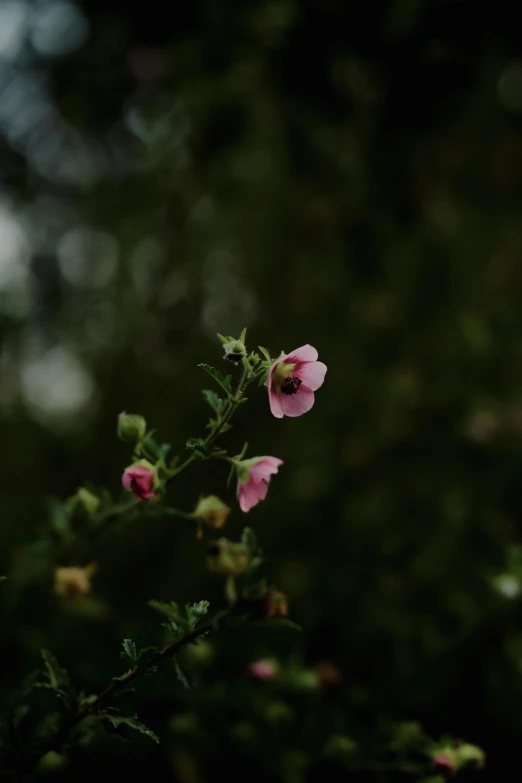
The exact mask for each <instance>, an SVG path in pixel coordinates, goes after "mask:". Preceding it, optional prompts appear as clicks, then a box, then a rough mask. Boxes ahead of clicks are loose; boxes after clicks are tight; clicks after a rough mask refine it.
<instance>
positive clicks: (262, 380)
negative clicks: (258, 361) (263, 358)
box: [259, 369, 269, 386]
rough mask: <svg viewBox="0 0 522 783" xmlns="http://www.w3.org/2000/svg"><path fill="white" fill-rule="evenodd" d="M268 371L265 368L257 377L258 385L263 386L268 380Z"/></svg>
mask: <svg viewBox="0 0 522 783" xmlns="http://www.w3.org/2000/svg"><path fill="white" fill-rule="evenodd" d="M268 373H269V369H267V370H265V372H264V373H262V374H261V375H260V377H259V385H260V386H265V385H266V382H267V380H268Z"/></svg>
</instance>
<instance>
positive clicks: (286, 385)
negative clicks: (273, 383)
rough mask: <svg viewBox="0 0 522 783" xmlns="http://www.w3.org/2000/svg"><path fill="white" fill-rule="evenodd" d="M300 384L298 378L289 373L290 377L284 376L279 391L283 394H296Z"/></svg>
mask: <svg viewBox="0 0 522 783" xmlns="http://www.w3.org/2000/svg"><path fill="white" fill-rule="evenodd" d="M300 385H301V380H300V378H296V377H295V375H291V376H290V378H285V380H284V381H283V383H282V384H281V391H282V392H283V394H296V393H297V390H298V388H299V387H300Z"/></svg>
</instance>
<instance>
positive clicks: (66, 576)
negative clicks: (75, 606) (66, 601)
mask: <svg viewBox="0 0 522 783" xmlns="http://www.w3.org/2000/svg"><path fill="white" fill-rule="evenodd" d="M96 568H97V566H96V564H95V563H90V564H89V565H87V566H85V567H84V568H80V567H79V566H61V567H59V568H56V570H55V572H54V592H55V593H56V594H57V595H59V596H60V597H62V598H77V597H78V596H79V595H84V594H85V593H89V592H90V591H91V582H90V579H91V576H92V575H93V574H94V572H95V571H96Z"/></svg>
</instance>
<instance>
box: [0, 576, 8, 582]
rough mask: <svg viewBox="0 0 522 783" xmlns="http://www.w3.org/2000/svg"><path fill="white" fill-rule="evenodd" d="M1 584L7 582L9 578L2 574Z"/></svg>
mask: <svg viewBox="0 0 522 783" xmlns="http://www.w3.org/2000/svg"><path fill="white" fill-rule="evenodd" d="M0 582H7V577H6V576H4V575H3V574H2V575H1V576H0Z"/></svg>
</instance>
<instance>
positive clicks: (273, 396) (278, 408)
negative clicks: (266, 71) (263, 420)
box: [268, 383, 285, 419]
mask: <svg viewBox="0 0 522 783" xmlns="http://www.w3.org/2000/svg"><path fill="white" fill-rule="evenodd" d="M283 396H284V395H283V394H281V393H280V392H277V391H276V390H275V389H274V388H273V386H272V384H271V383H270V387H269V389H268V401H269V403H270V410H271V412H272V415H273V416H275V417H276V419H282V418H283V416H284V415H285V414H284V411H283V405H282V398H283Z"/></svg>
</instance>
